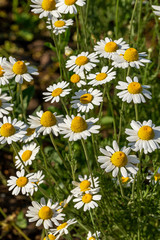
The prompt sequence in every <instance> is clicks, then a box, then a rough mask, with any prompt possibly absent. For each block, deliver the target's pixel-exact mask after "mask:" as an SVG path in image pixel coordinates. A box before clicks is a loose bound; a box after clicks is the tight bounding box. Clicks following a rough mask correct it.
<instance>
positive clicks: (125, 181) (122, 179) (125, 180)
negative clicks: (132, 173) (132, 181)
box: [121, 177, 129, 183]
mask: <svg viewBox="0 0 160 240" xmlns="http://www.w3.org/2000/svg"><path fill="white" fill-rule="evenodd" d="M128 181H129V177H121V182H122V183H127V182H128Z"/></svg>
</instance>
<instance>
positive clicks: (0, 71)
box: [0, 57, 9, 86]
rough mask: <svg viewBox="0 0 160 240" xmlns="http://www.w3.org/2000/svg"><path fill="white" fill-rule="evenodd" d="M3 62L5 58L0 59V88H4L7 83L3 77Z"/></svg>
mask: <svg viewBox="0 0 160 240" xmlns="http://www.w3.org/2000/svg"><path fill="white" fill-rule="evenodd" d="M4 62H7V60H6V58H2V57H0V86H1V85H3V86H4V85H6V84H8V83H9V81H8V79H7V77H6V76H5V70H4V68H3V67H4V66H3V64H4Z"/></svg>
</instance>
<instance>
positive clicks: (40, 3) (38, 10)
mask: <svg viewBox="0 0 160 240" xmlns="http://www.w3.org/2000/svg"><path fill="white" fill-rule="evenodd" d="M31 1H32V3H33V4H34V5H30V6H31V7H32V8H33V9H32V10H31V12H34V13H35V14H40V15H39V18H43V17H52V16H53V17H54V18H59V17H61V14H60V12H59V11H58V10H57V8H56V2H57V0H31Z"/></svg>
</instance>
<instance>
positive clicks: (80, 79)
mask: <svg viewBox="0 0 160 240" xmlns="http://www.w3.org/2000/svg"><path fill="white" fill-rule="evenodd" d="M70 81H71V82H72V83H74V84H75V85H76V86H77V87H79V88H80V87H82V85H86V82H85V75H84V73H83V72H81V73H79V74H76V73H74V74H72V76H71V77H70Z"/></svg>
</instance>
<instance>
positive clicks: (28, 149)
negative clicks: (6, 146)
mask: <svg viewBox="0 0 160 240" xmlns="http://www.w3.org/2000/svg"><path fill="white" fill-rule="evenodd" d="M39 149H40V147H39V146H38V147H37V144H36V143H30V144H27V145H24V146H23V148H22V150H20V151H19V156H20V157H21V159H22V161H23V163H24V165H25V166H28V165H31V164H32V161H33V160H35V158H36V155H37V153H38V152H39ZM15 159H16V162H15V166H16V168H21V169H23V168H24V166H23V164H22V162H21V160H20V159H19V157H18V156H15Z"/></svg>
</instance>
